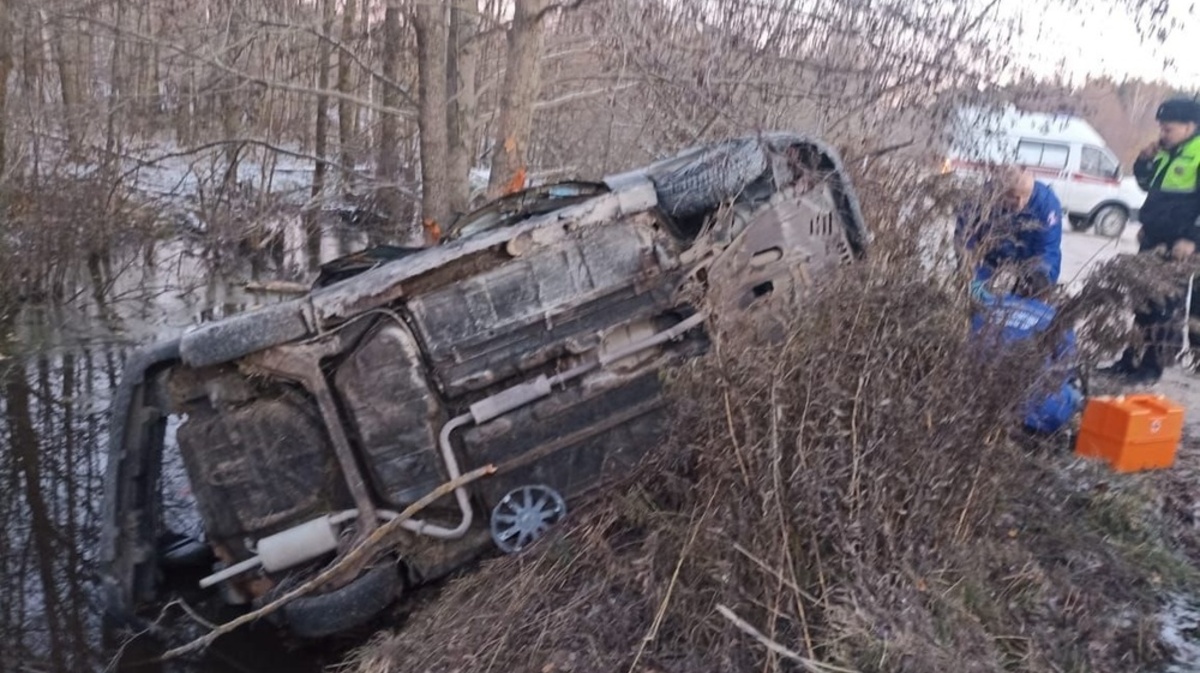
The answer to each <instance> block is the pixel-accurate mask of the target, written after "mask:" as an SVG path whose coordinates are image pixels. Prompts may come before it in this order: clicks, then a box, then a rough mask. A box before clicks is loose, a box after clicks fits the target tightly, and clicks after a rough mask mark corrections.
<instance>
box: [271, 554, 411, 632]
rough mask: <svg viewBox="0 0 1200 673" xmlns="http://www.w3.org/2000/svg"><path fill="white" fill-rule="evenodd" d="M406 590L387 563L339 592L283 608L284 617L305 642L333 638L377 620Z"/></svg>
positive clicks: (303, 599) (398, 576) (393, 567)
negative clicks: (309, 639) (403, 590)
mask: <svg viewBox="0 0 1200 673" xmlns="http://www.w3.org/2000/svg"><path fill="white" fill-rule="evenodd" d="M402 586H403V582H402V581H401V579H400V574H399V572H398V571H397V568H396V566H395V565H393V564H390V563H385V564H382V565H379V566H377V567H375V568H372V569H371V570H368V571H367V572H366V573H364V574H363V575H362V576H361V577H359V578H358V579H356V580H354V581H353V582H351V583H349V584H347V585H346V586H344V587H342V588H340V589H337V590H335V591H331V592H329V593H326V594H320V595H317V596H303V597H301V598H297V599H296V600H294V601H292V602H291V603H288V604H287V605H285V606H283V610H282V612H283V617H284V620H285V621H286V622H287V627H288V630H289V631H291V632H292V633H294V634H295V635H297V636H299V637H301V638H324V637H326V636H332V635H333V634H335V633H340V632H342V631H348V630H350V629H352V628H355V627H359V626H362V625H363V624H366V623H367V622H369V621H371V620H372V619H374V618H375V617H376V616H377V615H379V613H381V612H383V611H384V609H386V608H387V607H388V606H389V605H391V604H392V601H394V600H395V599H396V596H397V595H398V594H399V593H400V590H401V589H402Z"/></svg>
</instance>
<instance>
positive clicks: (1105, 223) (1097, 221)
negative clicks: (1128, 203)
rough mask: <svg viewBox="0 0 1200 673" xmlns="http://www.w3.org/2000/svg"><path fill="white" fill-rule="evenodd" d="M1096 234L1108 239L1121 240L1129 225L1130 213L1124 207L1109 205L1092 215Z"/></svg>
mask: <svg viewBox="0 0 1200 673" xmlns="http://www.w3.org/2000/svg"><path fill="white" fill-rule="evenodd" d="M1092 224H1093V225H1094V226H1095V227H1096V233H1097V234H1100V235H1101V236H1105V237H1107V238H1120V236H1121V234H1122V233H1123V232H1124V231H1125V225H1127V224H1129V211H1128V210H1126V209H1125V207H1124V206H1117V205H1108V206H1104V207H1103V208H1101V209H1099V210H1097V211H1096V212H1095V213H1093V214H1092Z"/></svg>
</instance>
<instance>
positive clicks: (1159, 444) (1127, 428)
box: [1075, 395, 1183, 472]
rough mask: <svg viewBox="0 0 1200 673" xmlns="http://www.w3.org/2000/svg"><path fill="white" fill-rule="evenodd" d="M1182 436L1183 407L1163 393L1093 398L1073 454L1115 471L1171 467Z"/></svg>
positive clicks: (1088, 402) (1084, 410) (1089, 402)
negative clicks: (1098, 461) (1107, 464)
mask: <svg viewBox="0 0 1200 673" xmlns="http://www.w3.org/2000/svg"><path fill="white" fill-rule="evenodd" d="M1182 439H1183V407H1181V406H1179V405H1178V404H1176V403H1175V402H1173V401H1171V400H1169V399H1167V398H1166V397H1165V396H1163V395H1123V396H1120V397H1093V398H1090V399H1088V401H1087V406H1085V407H1084V409H1083V421H1082V422H1081V423H1080V426H1079V436H1078V438H1077V439H1076V440H1075V453H1076V455H1079V456H1085V457H1088V458H1100V459H1102V460H1105V461H1107V462H1108V463H1109V465H1110V466H1111V467H1112V469H1113V470H1114V471H1116V472H1138V471H1141V470H1153V469H1159V468H1164V467H1170V466H1171V465H1173V464H1174V463H1175V452H1176V451H1177V450H1178V448H1179V442H1180V441H1181V440H1182Z"/></svg>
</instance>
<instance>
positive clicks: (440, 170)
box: [413, 0, 450, 228]
mask: <svg viewBox="0 0 1200 673" xmlns="http://www.w3.org/2000/svg"><path fill="white" fill-rule="evenodd" d="M413 26H414V28H415V29H416V33H417V77H418V81H419V84H418V105H419V108H420V109H419V112H418V126H419V128H420V133H421V218H422V221H423V222H424V223H425V226H426V227H427V228H428V227H434V226H437V225H441V224H445V223H446V222H447V220H448V219H449V215H450V199H449V190H448V189H447V188H448V184H447V182H446V181H447V177H448V175H449V173H448V170H447V169H448V165H447V161H448V159H449V141H448V138H447V128H446V110H447V102H448V101H447V96H446V81H447V70H446V65H447V63H446V62H447V42H448V35H449V21H448V13H447V5H446V2H445V0H420V1H419V2H417V4H416V7H415V8H414V9H413Z"/></svg>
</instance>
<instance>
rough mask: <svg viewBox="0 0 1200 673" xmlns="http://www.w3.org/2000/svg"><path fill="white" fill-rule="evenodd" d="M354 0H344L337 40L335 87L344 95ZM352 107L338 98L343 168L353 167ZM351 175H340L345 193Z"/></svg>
mask: <svg viewBox="0 0 1200 673" xmlns="http://www.w3.org/2000/svg"><path fill="white" fill-rule="evenodd" d="M355 4H356V3H355V0H346V7H345V8H344V9H343V10H342V35H341V38H340V40H339V42H341V49H340V50H339V51H338V73H337V87H338V91H340V92H341V93H343V94H345V95H350V94H351V93H353V88H354V85H353V82H352V81H351V75H352V72H351V70H350V66H351V65H352V64H353V54H352V53H351V47H350V41H351V40H352V39H353V38H354V13H355ZM354 112H355V110H354V108H353V107H352V106H351V105H350V101H349V100H347V99H346V98H341V99H339V100H338V150H339V151H340V153H341V163H342V166H343V167H345V168H353V167H354V163H355V152H354ZM352 179H353V176H352V175H344V176H343V177H342V190H343V191H344V192H346V193H349V192H350V188H351V180H352Z"/></svg>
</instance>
